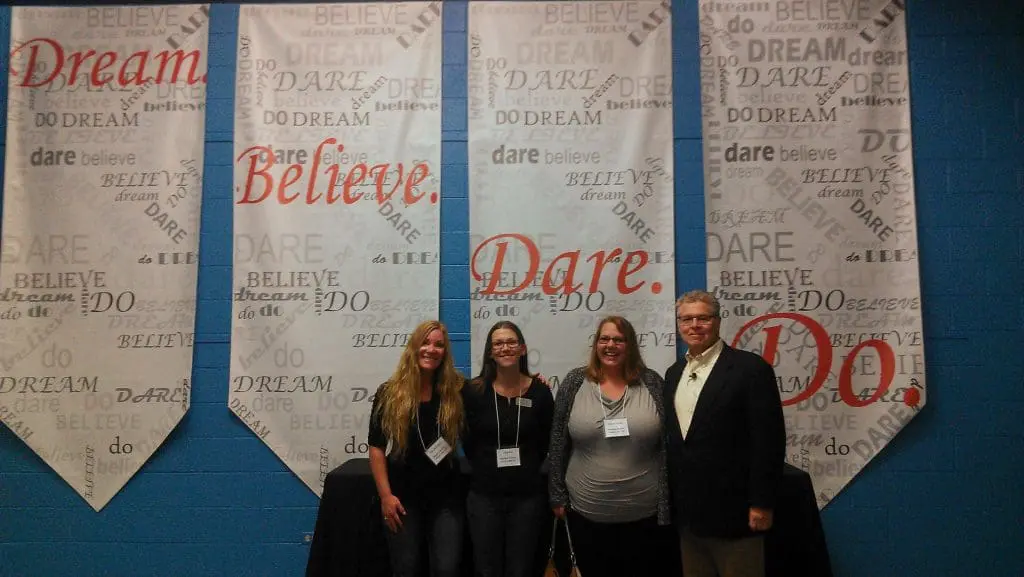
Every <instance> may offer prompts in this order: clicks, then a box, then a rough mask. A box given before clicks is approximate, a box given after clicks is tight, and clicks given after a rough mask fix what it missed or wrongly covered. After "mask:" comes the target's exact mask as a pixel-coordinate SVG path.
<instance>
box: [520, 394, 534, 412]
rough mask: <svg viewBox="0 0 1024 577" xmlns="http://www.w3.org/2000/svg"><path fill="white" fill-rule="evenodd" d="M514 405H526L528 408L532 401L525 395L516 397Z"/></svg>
mask: <svg viewBox="0 0 1024 577" xmlns="http://www.w3.org/2000/svg"><path fill="white" fill-rule="evenodd" d="M516 405H519V406H520V407H526V408H527V409H529V408H530V407H532V406H533V401H532V400H530V399H527V398H526V397H516Z"/></svg>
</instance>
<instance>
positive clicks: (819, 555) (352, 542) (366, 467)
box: [306, 459, 832, 577]
mask: <svg viewBox="0 0 1024 577" xmlns="http://www.w3.org/2000/svg"><path fill="white" fill-rule="evenodd" d="M462 470H463V479H464V486H468V483H467V482H466V481H465V478H466V476H467V475H468V465H467V464H466V463H465V461H464V460H463V462H462ZM545 527H546V528H545V529H544V530H541V531H539V534H538V538H539V540H540V542H541V546H540V547H538V555H537V568H538V570H537V575H538V576H539V575H540V574H541V570H542V568H543V566H544V563H545V562H546V560H547V552H548V546H549V544H550V539H551V520H550V519H549V520H548V522H547V524H546V525H545ZM384 531H386V529H385V527H384V523H383V521H382V520H381V515H380V500H379V499H378V497H377V489H376V487H375V486H374V483H373V476H372V475H371V474H370V464H369V460H367V459H354V460H351V461H348V462H346V463H345V464H344V465H342V466H340V467H338V468H336V469H334V470H333V471H331V472H330V473H328V475H327V479H326V480H325V482H324V492H323V496H322V497H321V500H320V509H319V511H318V512H317V519H316V528H315V530H314V533H313V542H312V543H311V545H310V548H309V561H308V562H307V565H306V577H390V575H391V567H390V563H389V562H388V551H387V543H386V541H385V537H384ZM558 533H559V535H558V537H559V539H558V544H557V545H556V551H557V552H558V554H556V556H555V557H556V559H555V560H556V562H557V564H558V565H559V566H560V567H559V569H560V572H561V574H562V575H566V574H568V572H567V571H566V567H565V566H566V565H567V560H566V558H565V551H566V546H565V532H564V531H562V530H559V532H558ZM464 543H465V546H464V547H463V550H464V551H465V562H464V563H463V574H464V575H465V576H466V577H470V576H471V575H472V555H471V550H470V545H469V538H468V534H467V536H466V537H465V540H464ZM674 557H675V558H678V554H676V555H674ZM765 564H766V572H767V576H768V577H832V567H831V564H830V562H829V557H828V548H827V545H826V543H825V533H824V530H823V529H822V525H821V517H820V515H819V514H818V505H817V502H816V501H815V499H814V487H813V486H812V484H811V477H810V475H808V474H807V473H805V472H803V471H801V470H800V469H797V468H796V467H792V466H789V465H786V468H785V471H784V472H783V481H782V487H781V489H780V492H779V502H778V506H777V508H776V510H775V524H774V527H773V528H772V530H771V531H769V532H768V534H767V535H766V537H765ZM665 575H670V573H666V574H665Z"/></svg>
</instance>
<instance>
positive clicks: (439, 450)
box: [427, 437, 452, 465]
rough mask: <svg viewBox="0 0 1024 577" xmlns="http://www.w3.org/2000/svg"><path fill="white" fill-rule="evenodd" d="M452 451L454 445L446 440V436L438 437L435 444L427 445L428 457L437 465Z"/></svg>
mask: <svg viewBox="0 0 1024 577" xmlns="http://www.w3.org/2000/svg"><path fill="white" fill-rule="evenodd" d="M451 452H452V446H451V445H449V444H448V441H445V440H444V437H438V438H437V440H436V441H434V442H433V444H431V445H430V446H429V447H427V458H428V459H430V462H432V463H434V464H435V465H436V464H438V463H440V462H441V461H443V460H444V458H445V457H447V456H448V453H451Z"/></svg>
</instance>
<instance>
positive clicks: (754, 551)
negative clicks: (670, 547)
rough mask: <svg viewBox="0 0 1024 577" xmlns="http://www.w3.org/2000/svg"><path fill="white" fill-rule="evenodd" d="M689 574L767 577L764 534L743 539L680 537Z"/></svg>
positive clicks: (685, 572) (693, 576)
mask: <svg viewBox="0 0 1024 577" xmlns="http://www.w3.org/2000/svg"><path fill="white" fill-rule="evenodd" d="M679 543H680V548H681V549H682V554H683V575H685V576H686V577H764V536H763V535H758V536H755V537H745V538H742V539H716V538H713V537H698V536H696V535H694V534H693V533H691V532H690V530H689V529H683V531H682V533H681V534H680V536H679Z"/></svg>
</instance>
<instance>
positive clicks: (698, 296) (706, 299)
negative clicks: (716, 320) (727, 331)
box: [676, 290, 722, 317]
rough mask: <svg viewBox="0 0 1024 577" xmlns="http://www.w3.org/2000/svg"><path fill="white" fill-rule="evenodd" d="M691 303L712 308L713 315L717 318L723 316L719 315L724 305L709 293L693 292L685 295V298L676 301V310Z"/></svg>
mask: <svg viewBox="0 0 1024 577" xmlns="http://www.w3.org/2000/svg"><path fill="white" fill-rule="evenodd" d="M689 303H704V304H706V305H708V306H710V307H711V311H712V314H714V315H715V316H716V317H717V316H721V315H720V314H719V313H720V312H721V311H722V304H721V303H720V302H718V299H717V298H715V295H713V294H711V293H709V292H708V291H702V290H692V291H687V292H685V293H683V296H681V297H679V298H678V299H676V309H678V308H679V307H680V305H683V304H689Z"/></svg>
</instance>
